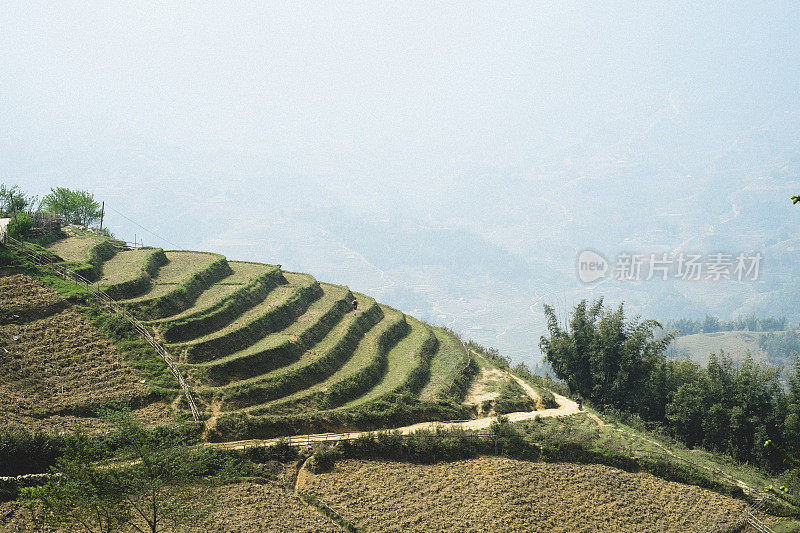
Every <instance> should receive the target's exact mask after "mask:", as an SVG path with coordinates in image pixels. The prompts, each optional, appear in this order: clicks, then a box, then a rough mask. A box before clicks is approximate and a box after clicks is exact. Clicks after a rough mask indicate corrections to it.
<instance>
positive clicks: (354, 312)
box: [353, 298, 358, 314]
mask: <svg viewBox="0 0 800 533" xmlns="http://www.w3.org/2000/svg"><path fill="white" fill-rule="evenodd" d="M357 312H358V300H357V299H356V298H353V314H356V313H357Z"/></svg>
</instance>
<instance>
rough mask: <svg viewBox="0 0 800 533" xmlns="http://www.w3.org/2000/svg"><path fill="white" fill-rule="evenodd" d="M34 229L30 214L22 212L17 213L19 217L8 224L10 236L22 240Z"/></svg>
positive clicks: (7, 229)
mask: <svg viewBox="0 0 800 533" xmlns="http://www.w3.org/2000/svg"><path fill="white" fill-rule="evenodd" d="M32 227H33V219H32V218H31V217H30V215H28V213H25V212H22V213H17V216H15V217H13V218H12V219H11V221H10V222H9V223H8V227H7V228H6V231H8V235H9V236H10V237H13V238H15V239H20V240H21V239H25V238H26V237H27V236H28V232H30V230H31V228H32Z"/></svg>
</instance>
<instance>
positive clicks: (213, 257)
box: [125, 250, 225, 303]
mask: <svg viewBox="0 0 800 533" xmlns="http://www.w3.org/2000/svg"><path fill="white" fill-rule="evenodd" d="M164 255H165V256H166V257H167V263H166V264H165V265H162V266H161V268H159V269H158V272H157V273H156V275H155V276H154V277H153V278H152V280H151V281H152V285H151V287H150V290H149V291H147V292H146V293H145V294H143V295H141V296H137V297H135V298H129V299H127V300H125V302H126V303H137V302H142V301H146V300H150V299H153V298H158V297H159V296H163V295H165V294H167V293H168V292H170V291H171V290H173V289H174V288H175V286H176V285H179V284H181V283H184V282H186V281H187V280H189V278H191V277H192V276H193V275H195V274H198V273H200V272H203V271H204V270H206V269H207V268H208V267H209V266H211V264H212V263H214V262H215V261H219V260H220V259H225V257H224V256H222V255H220V254H214V253H211V252H188V251H176V250H168V251H165V252H164Z"/></svg>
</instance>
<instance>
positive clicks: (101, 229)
mask: <svg viewBox="0 0 800 533" xmlns="http://www.w3.org/2000/svg"><path fill="white" fill-rule="evenodd" d="M95 205H97V204H95ZM105 212H106V203H105V202H103V207H101V208H100V231H103V215H104V214H105Z"/></svg>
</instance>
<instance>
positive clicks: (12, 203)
mask: <svg viewBox="0 0 800 533" xmlns="http://www.w3.org/2000/svg"><path fill="white" fill-rule="evenodd" d="M8 199H9V201H10V202H11V208H12V209H13V210H14V222H16V221H17V206H16V205H14V195H13V194H12V193H11V191H9V192H8Z"/></svg>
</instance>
